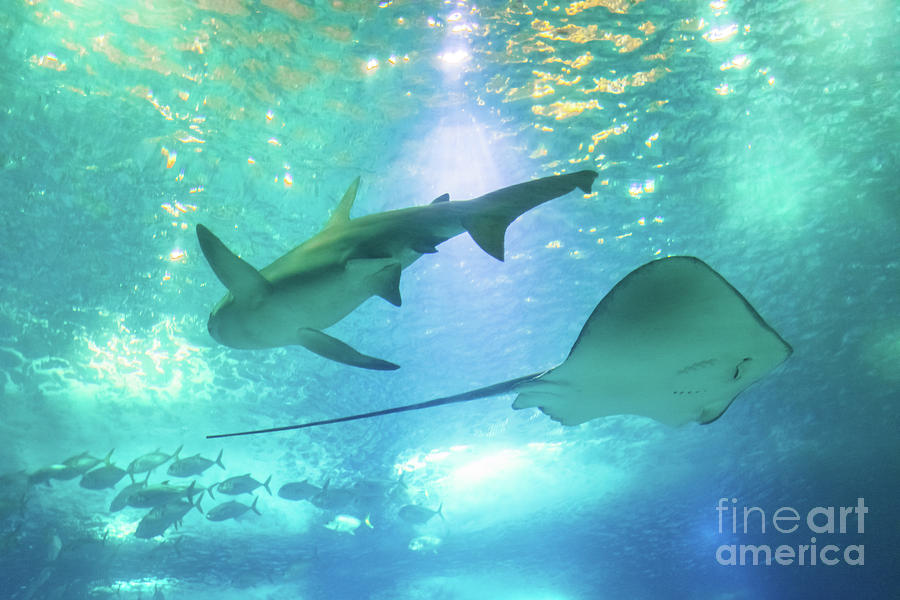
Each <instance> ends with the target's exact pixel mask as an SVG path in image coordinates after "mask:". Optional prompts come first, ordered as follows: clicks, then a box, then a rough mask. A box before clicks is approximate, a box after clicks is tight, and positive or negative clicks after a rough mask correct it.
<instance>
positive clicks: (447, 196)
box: [431, 194, 450, 204]
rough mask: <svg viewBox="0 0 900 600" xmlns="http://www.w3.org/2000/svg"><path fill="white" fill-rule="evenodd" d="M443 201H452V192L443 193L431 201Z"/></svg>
mask: <svg viewBox="0 0 900 600" xmlns="http://www.w3.org/2000/svg"><path fill="white" fill-rule="evenodd" d="M441 202H450V194H442V195H440V196H438V197H437V198H435V199H434V200H432V201H431V203H432V204H440V203H441Z"/></svg>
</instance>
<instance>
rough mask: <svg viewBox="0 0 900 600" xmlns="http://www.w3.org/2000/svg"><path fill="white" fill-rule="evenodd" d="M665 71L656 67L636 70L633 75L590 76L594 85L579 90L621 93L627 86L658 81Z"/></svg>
mask: <svg viewBox="0 0 900 600" xmlns="http://www.w3.org/2000/svg"><path fill="white" fill-rule="evenodd" d="M666 72H667V69H664V68H659V67H657V68H653V69H651V70H649V71H638V72H637V73H635V74H633V75H626V76H624V77H619V78H618V79H606V78H605V77H600V78H599V79H598V78H596V77H594V78H592V79H593V80H594V87H592V88H584V89H582V90H581V91H582V92H584V93H585V94H593V93H594V92H601V93H605V94H623V93H625V91H626V90H627V88H628V87H629V86H631V87H641V86H644V85H647V84H648V83H653V82H655V81H658V80H659V79H660V78H661V77H662V76H663V75H665V74H666Z"/></svg>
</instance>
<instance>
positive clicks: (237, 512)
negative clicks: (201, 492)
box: [206, 496, 261, 521]
mask: <svg viewBox="0 0 900 600" xmlns="http://www.w3.org/2000/svg"><path fill="white" fill-rule="evenodd" d="M257 500H259V497H258V496H254V497H253V504H251V505H250V506H247V505H246V504H241V503H240V502H236V501H234V500H230V501H228V502H223V503H222V504H219V505H218V506H214V507H213V508H211V509H210V510H209V511H207V513H206V518H207V519H209V520H210V521H227V520H228V519H237V518H238V517H240V516H241V515H242V514H244V513H245V512H247V511H248V510H252V511H253V512H255V513H256V514H258V515H261V513H260V512H259V511H258V510H256V501H257Z"/></svg>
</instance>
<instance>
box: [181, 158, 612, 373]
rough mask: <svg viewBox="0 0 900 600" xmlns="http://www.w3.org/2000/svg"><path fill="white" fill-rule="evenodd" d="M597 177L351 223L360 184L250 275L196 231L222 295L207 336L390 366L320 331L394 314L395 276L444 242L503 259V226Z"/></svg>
mask: <svg viewBox="0 0 900 600" xmlns="http://www.w3.org/2000/svg"><path fill="white" fill-rule="evenodd" d="M596 177H597V173H596V172H594V171H579V172H577V173H570V174H567V175H556V176H551V177H544V178H542V179H536V180H534V181H529V182H526V183H520V184H517V185H513V186H510V187H506V188H503V189H500V190H497V191H494V192H491V193H489V194H486V195H484V196H480V197H478V198H475V199H473V200H468V201H463V202H450V201H449V198H448V196H447V195H444V196H441V197H439V198H437V199H436V200H434V201H433V202H432V203H431V204H428V205H425V206H415V207H411V208H404V209H400V210H392V211H388V212H383V213H377V214H373V215H368V216H364V217H359V218H356V219H351V218H350V209H351V207H352V205H353V200H354V199H355V197H356V191H357V188H358V185H359V179H358V178H357V179H356V180H355V181H354V182H353V183H352V184H351V186H350V188H349V189H348V190H347V192H346V194H345V195H344V198H343V199H342V200H341V203H340V205H339V206H338V208H337V209H336V210H335V212H334V214H333V215H332V217H331V220H330V221H329V222H328V224H327V225H326V226H325V228H324V229H322V231H320V232H319V233H318V234H316V235H315V236H313V237H312V238H310V239H309V240H307V241H305V242H303V243H302V244H300V245H299V246H297V247H296V248H294V249H293V250H291V251H290V252H288V253H287V254H285V255H284V256H282V257H281V258H279V259H277V260H276V261H275V262H273V263H272V264H270V265H269V266H267V267H265V268H263V269H260V270H257V269H255V268H254V267H253V266H251V265H250V264H249V263H247V262H246V261H244V260H243V259H241V258H240V257H238V256H237V255H236V254H234V253H233V252H231V251H230V250H229V249H228V248H227V247H226V246H225V245H224V244H223V243H222V242H221V240H219V238H217V237H216V236H215V235H213V233H212V232H211V231H210V230H209V229H207V228H206V227H204V226H203V225H197V237H198V239H199V242H200V248H201V249H202V251H203V254H204V256H205V257H206V259H207V261H208V262H209V264H210V266H211V267H212V269H213V271H214V272H215V274H216V275H217V276H218V278H219V280H220V281H221V282H222V283H223V284H224V285H225V287H226V288H228V294H226V296H225V297H224V298H223V299H222V300H221V301H220V302H219V303H218V305H217V306H216V307H215V308H214V309H213V311H212V313H211V314H210V318H209V325H208V327H209V332H210V334H211V335H212V337H213V338H214V339H216V340H217V341H218V342H220V343H222V344H224V345H226V346H231V347H233V348H245V349H254V348H274V347H279V346H288V345H300V346H303V347H305V348H307V349H308V350H311V351H313V352H315V353H317V354H319V355H321V356H324V357H326V358H329V359H332V360H335V361H338V362H342V363H346V364H349V365H353V366H357V367H363V368H367V369H379V370H389V369H396V368H397V365H395V364H393V363H391V362H388V361H385V360H381V359H378V358H374V357H371V356H367V355H365V354H362V353H360V352H358V351H356V350H355V349H353V348H352V347H350V346H349V345H347V344H345V343H344V342H342V341H340V340H338V339H336V338H334V337H332V336H329V335H328V334H326V333H324V332H323V331H322V330H323V329H326V328H327V327H330V326H331V325H334V324H335V323H337V322H338V321H340V320H341V319H343V318H344V317H345V316H347V315H348V314H349V313H351V312H352V311H353V310H354V309H356V308H357V307H358V306H359V305H360V304H362V303H363V302H364V301H365V300H367V299H368V298H370V297H372V296H380V297H382V298H384V299H385V300H387V301H388V302H390V303H391V304H394V305H396V306H400V303H401V299H400V287H399V285H400V273H401V271H402V270H403V269H405V268H406V267H408V266H409V265H410V264H412V263H413V262H414V261H415V260H416V259H418V258H419V257H420V256H422V255H423V254H429V253H433V252H437V246H438V245H439V244H441V243H442V242H444V241H446V240H448V239H450V238H452V237H455V236H456V235H459V234H460V233H463V232H468V233H469V235H471V236H472V238H473V239H474V240H475V242H476V243H477V244H478V245H479V246H480V247H481V248H482V249H484V250H485V252H487V253H488V254H490V255H491V256H493V257H495V258H497V259H498V260H503V256H504V236H505V233H506V228H507V227H508V226H509V224H510V223H512V222H513V221H514V220H515V219H516V218H517V217H519V216H520V215H521V214H523V213H524V212H526V211H528V210H530V209H531V208H534V207H535V206H538V205H539V204H542V203H544V202H547V201H548V200H552V199H553V198H557V197H559V196H563V195H565V194H567V193H569V192H571V191H573V190H575V189H576V188H577V189H580V190H581V191H583V192H585V193H588V192H590V190H591V185H592V184H593V181H594V179H595V178H596Z"/></svg>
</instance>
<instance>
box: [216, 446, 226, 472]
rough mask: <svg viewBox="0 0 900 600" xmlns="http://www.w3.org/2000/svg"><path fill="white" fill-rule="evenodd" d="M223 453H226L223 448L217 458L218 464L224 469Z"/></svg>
mask: <svg viewBox="0 0 900 600" xmlns="http://www.w3.org/2000/svg"><path fill="white" fill-rule="evenodd" d="M223 452H225V448H222V449H221V450H219V456H217V457H216V464H217V465H219V466H220V467H222V468H223V469H224V468H225V465H223V464H222V453H223Z"/></svg>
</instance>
